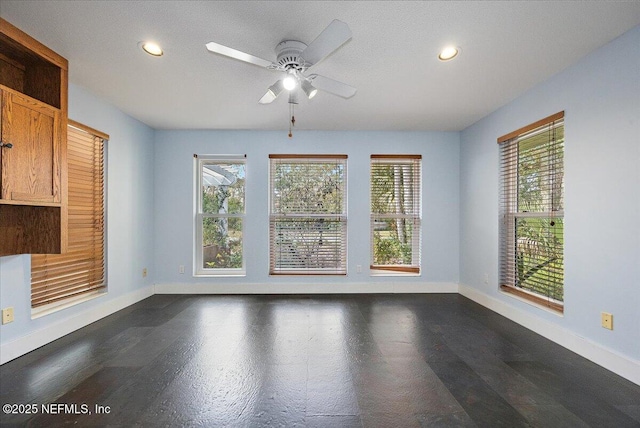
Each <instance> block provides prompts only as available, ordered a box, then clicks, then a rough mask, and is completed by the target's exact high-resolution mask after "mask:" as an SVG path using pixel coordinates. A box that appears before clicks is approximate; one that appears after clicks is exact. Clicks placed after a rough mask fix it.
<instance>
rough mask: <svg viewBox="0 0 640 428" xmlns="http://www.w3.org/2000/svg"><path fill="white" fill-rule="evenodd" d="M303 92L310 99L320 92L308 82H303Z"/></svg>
mask: <svg viewBox="0 0 640 428" xmlns="http://www.w3.org/2000/svg"><path fill="white" fill-rule="evenodd" d="M302 90H303V91H304V93H305V94H306V95H307V98H308V99H311V98H313V97H315V96H316V94H317V93H318V90H317V89H316V88H315V87H314V86H313V85H312V84H311V83H309V81H308V80H303V81H302Z"/></svg>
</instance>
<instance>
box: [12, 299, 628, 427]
mask: <svg viewBox="0 0 640 428" xmlns="http://www.w3.org/2000/svg"><path fill="white" fill-rule="evenodd" d="M0 382H1V386H0V392H1V400H0V401H1V402H2V404H3V406H4V405H6V404H35V405H36V406H35V409H36V410H37V414H30V415H29V414H11V413H10V414H6V413H3V414H2V415H1V417H2V425H3V426H4V425H6V426H14V425H15V426H23V425H28V426H37V427H45V426H46V427H54V426H62V425H71V424H76V425H78V426H105V425H108V426H154V427H155V426H176V427H183V426H205V427H218V426H220V427H276V426H285V427H292V426H308V427H362V426H365V427H419V426H426V427H436V426H446V427H449V426H478V427H510V428H512V427H519V426H539V427H583V426H593V427H639V426H640V387H639V386H637V385H634V384H633V383H631V382H628V381H626V380H624V379H623V378H621V377H619V376H616V375H614V374H613V373H611V372H609V371H607V370H604V369H603V368H601V367H599V366H597V365H595V364H593V363H591V362H589V361H587V360H585V359H584V358H581V357H579V356H577V355H576V354H574V353H572V352H570V351H567V350H566V349H564V348H562V347H560V346H558V345H556V344H554V343H552V342H550V341H548V340H546V339H544V338H542V337H540V336H538V335H536V334H534V333H532V332H530V331H528V330H526V329H524V328H522V327H520V326H518V325H517V324H515V323H513V322H511V321H509V320H507V319H505V318H503V317H501V316H500V315H497V314H495V313H493V312H491V311H489V310H487V309H485V308H483V307H481V306H479V305H477V304H475V303H473V302H472V301H470V300H468V299H466V298H464V297H461V296H459V295H456V294H449V295H445V294H432V295H366V296H363V295H358V296H355V295H351V296H348V295H347V296H288V297H287V296H175V295H156V296H153V297H151V298H149V299H146V300H144V301H142V302H140V303H138V304H136V305H133V306H130V307H128V308H126V309H124V310H122V311H120V312H117V313H116V314H113V315H111V316H109V317H107V318H105V319H103V320H100V321H98V322H96V323H94V324H91V325H90V326H87V327H85V328H83V329H81V330H79V331H77V332H75V333H72V334H70V335H68V336H65V337H63V338H61V339H59V340H57V341H55V342H53V343H51V344H49V345H47V346H44V347H42V348H40V349H38V350H36V351H34V352H31V353H30V354H28V355H25V356H23V357H21V358H18V359H17V360H14V361H12V362H9V363H7V364H4V365H3V366H2V367H0ZM52 403H55V404H56V406H51V404H52ZM59 404H67V405H70V406H68V407H67V408H64V406H59ZM43 405H44V406H43ZM74 405H75V406H74ZM96 405H99V406H103V407H102V408H101V409H102V411H103V412H106V411H107V410H108V411H109V413H101V414H98V413H97V411H98V409H97V408H96ZM85 406H86V407H85ZM51 409H53V410H54V411H55V410H57V411H58V412H59V414H43V411H44V410H48V411H51ZM3 410H5V411H6V409H5V408H4V407H3ZM12 410H22V411H24V410H31V411H32V412H33V411H34V407H31V408H30V409H25V408H24V407H22V408H17V407H14V409H12ZM89 413H90V414H89Z"/></svg>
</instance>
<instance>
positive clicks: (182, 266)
mask: <svg viewBox="0 0 640 428" xmlns="http://www.w3.org/2000/svg"><path fill="white" fill-rule="evenodd" d="M178 273H184V265H180V266H178Z"/></svg>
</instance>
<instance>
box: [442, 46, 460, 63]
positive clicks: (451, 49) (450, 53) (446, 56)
mask: <svg viewBox="0 0 640 428" xmlns="http://www.w3.org/2000/svg"><path fill="white" fill-rule="evenodd" d="M459 52H460V48H458V47H456V46H447V47H445V48H444V49H442V50H441V51H440V54H439V55H438V59H439V60H440V61H450V60H452V59H454V58H455V57H456V56H458V53H459Z"/></svg>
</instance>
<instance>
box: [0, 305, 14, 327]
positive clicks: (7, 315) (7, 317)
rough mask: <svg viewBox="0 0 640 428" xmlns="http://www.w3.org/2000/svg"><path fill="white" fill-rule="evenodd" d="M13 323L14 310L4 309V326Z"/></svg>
mask: <svg viewBox="0 0 640 428" xmlns="http://www.w3.org/2000/svg"><path fill="white" fill-rule="evenodd" d="M10 322H13V308H4V309H3V310H2V324H9V323H10Z"/></svg>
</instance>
